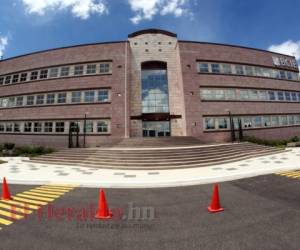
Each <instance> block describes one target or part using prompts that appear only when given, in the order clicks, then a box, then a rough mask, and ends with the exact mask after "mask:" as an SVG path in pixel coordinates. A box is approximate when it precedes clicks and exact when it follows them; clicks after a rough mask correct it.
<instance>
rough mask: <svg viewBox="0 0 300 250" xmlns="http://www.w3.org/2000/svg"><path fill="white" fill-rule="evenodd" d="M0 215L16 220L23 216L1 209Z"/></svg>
mask: <svg viewBox="0 0 300 250" xmlns="http://www.w3.org/2000/svg"><path fill="white" fill-rule="evenodd" d="M0 215H4V216H6V217H9V218H12V219H17V220H19V219H22V218H24V216H23V215H19V214H15V213H12V212H7V211H3V210H0Z"/></svg>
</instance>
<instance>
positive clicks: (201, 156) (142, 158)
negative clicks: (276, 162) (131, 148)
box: [33, 148, 281, 162]
mask: <svg viewBox="0 0 300 250" xmlns="http://www.w3.org/2000/svg"><path fill="white" fill-rule="evenodd" d="M261 150H266V151H267V150H268V151H269V150H271V149H259V148H258V149H256V148H253V149H248V150H246V151H247V152H248V153H250V152H254V153H255V152H257V151H261ZM272 150H273V149H272ZM273 151H277V152H281V151H278V150H273ZM243 152H245V150H237V149H235V150H227V151H224V152H217V153H216V152H214V153H206V154H201V153H200V154H199V153H189V154H178V155H169V156H167V157H166V156H161V155H155V156H154V155H152V156H143V155H135V156H126V155H124V156H120V155H102V156H101V155H100V156H99V155H97V154H95V155H88V156H85V157H83V156H78V155H73V156H69V155H67V156H52V155H45V156H41V157H38V158H37V160H49V161H51V160H62V161H72V162H74V161H84V160H90V161H91V160H93V161H102V162H106V161H124V162H126V161H128V162H136V161H137V162H138V161H142V162H148V161H151V162H164V161H169V162H172V161H178V160H180V159H184V160H185V159H186V160H188V159H198V160H200V159H208V158H215V157H218V156H226V155H228V156H229V155H237V154H240V153H243ZM34 159H35V158H33V160H34Z"/></svg>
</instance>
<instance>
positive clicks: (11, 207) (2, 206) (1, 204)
mask: <svg viewBox="0 0 300 250" xmlns="http://www.w3.org/2000/svg"><path fill="white" fill-rule="evenodd" d="M0 207H1V208H5V209H8V210H11V211H13V212H18V213H23V214H31V213H32V211H31V210H27V209H26V208H19V207H16V206H14V205H6V204H3V203H0Z"/></svg>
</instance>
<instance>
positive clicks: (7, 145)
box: [4, 142, 15, 150]
mask: <svg viewBox="0 0 300 250" xmlns="http://www.w3.org/2000/svg"><path fill="white" fill-rule="evenodd" d="M14 147H15V144H14V143H9V142H6V143H4V149H7V150H12V149H14Z"/></svg>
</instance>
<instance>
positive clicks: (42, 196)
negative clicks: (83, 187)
mask: <svg viewBox="0 0 300 250" xmlns="http://www.w3.org/2000/svg"><path fill="white" fill-rule="evenodd" d="M75 187H76V186H74V185H62V184H58V185H44V186H39V187H37V188H34V189H31V190H29V191H24V192H23V193H19V194H16V195H15V196H12V199H13V200H1V199H0V208H1V209H0V216H5V217H8V218H9V219H3V218H2V217H0V225H1V224H2V225H6V226H8V225H11V224H12V223H13V222H14V220H16V219H22V218H24V217H25V216H26V215H27V214H31V213H32V212H33V211H32V210H30V209H33V210H37V209H39V208H40V206H44V205H47V204H48V202H52V201H54V200H55V199H57V198H59V197H61V196H62V195H64V194H66V193H67V192H70V191H72V190H73V189H74V188H75ZM2 209H4V210H2ZM11 220H12V221H11ZM0 230H2V228H1V227H0Z"/></svg>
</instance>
